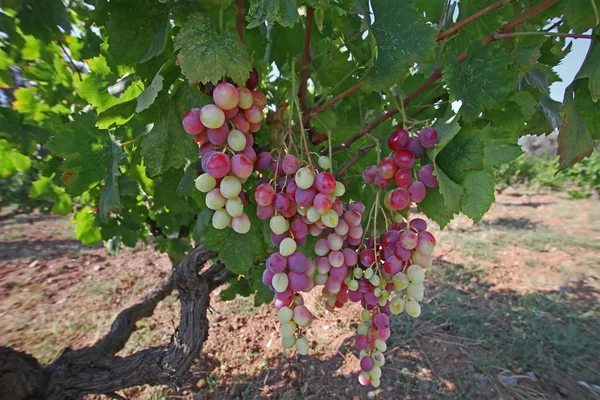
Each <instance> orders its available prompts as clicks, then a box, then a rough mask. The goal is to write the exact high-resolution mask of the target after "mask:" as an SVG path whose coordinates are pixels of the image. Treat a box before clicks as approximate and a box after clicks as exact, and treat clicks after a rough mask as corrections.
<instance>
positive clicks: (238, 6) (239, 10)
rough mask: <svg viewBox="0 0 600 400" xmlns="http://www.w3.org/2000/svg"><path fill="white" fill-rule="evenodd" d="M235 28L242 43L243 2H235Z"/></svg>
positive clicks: (241, 0)
mask: <svg viewBox="0 0 600 400" xmlns="http://www.w3.org/2000/svg"><path fill="white" fill-rule="evenodd" d="M235 27H236V29H237V33H238V36H239V37H240V41H241V42H242V43H244V0H235Z"/></svg>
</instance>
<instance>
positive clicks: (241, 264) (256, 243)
mask: <svg viewBox="0 0 600 400" xmlns="http://www.w3.org/2000/svg"><path fill="white" fill-rule="evenodd" d="M256 229H257V228H255V227H254V226H253V227H252V228H251V231H250V232H248V233H246V234H243V235H242V234H239V233H236V232H234V231H233V230H232V229H231V228H225V229H222V230H217V229H215V228H213V227H212V225H209V226H208V228H207V229H206V232H205V234H204V245H205V246H206V247H207V248H209V249H211V250H214V251H217V252H218V253H219V259H220V260H221V261H223V263H224V264H225V266H226V267H227V269H228V270H230V271H231V272H233V273H235V274H240V275H243V274H246V273H247V272H248V269H250V268H251V267H252V264H253V262H254V258H255V256H257V255H258V254H260V248H261V240H260V238H259V236H258V235H257V234H256ZM253 230H254V232H253Z"/></svg>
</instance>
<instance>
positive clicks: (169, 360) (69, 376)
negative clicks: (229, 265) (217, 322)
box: [0, 247, 231, 400]
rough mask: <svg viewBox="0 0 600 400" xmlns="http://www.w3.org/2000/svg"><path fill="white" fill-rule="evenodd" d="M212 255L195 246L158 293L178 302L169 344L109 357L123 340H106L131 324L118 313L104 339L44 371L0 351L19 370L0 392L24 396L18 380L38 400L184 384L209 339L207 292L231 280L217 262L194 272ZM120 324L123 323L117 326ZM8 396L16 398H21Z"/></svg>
mask: <svg viewBox="0 0 600 400" xmlns="http://www.w3.org/2000/svg"><path fill="white" fill-rule="evenodd" d="M215 255H216V253H215V252H213V251H210V250H208V249H205V248H203V247H197V248H195V249H194V250H193V251H192V252H191V253H190V254H188V255H187V256H186V257H185V258H184V259H183V260H182V261H181V262H180V263H178V264H177V265H176V267H175V268H174V270H173V274H172V278H171V279H169V280H168V281H167V282H169V281H170V282H171V283H167V284H165V285H164V287H163V289H166V290H165V291H167V292H170V291H169V290H168V289H169V287H171V288H172V287H175V288H176V289H177V291H178V292H179V299H180V302H181V319H180V323H179V327H178V329H177V332H176V333H175V334H174V336H173V338H172V339H171V342H170V343H169V344H167V345H164V346H160V347H151V348H148V349H144V350H141V351H138V352H135V353H134V354H132V355H129V356H126V357H118V356H115V355H113V354H111V353H112V352H114V351H115V350H116V349H118V348H120V347H122V344H121V342H122V338H121V337H119V339H117V340H115V341H114V343H108V341H109V339H110V338H111V337H114V335H115V333H116V332H121V333H125V335H129V334H130V330H131V329H132V328H131V324H135V323H134V322H132V321H125V320H126V319H127V318H126V317H124V316H125V315H127V310H125V311H124V312H122V313H121V314H119V316H118V317H117V319H116V320H115V322H114V323H113V327H112V328H111V331H110V332H109V333H108V334H107V336H105V338H103V339H102V340H100V341H99V342H98V343H97V344H96V345H94V346H92V347H87V348H83V349H80V350H75V351H71V350H70V349H66V350H65V351H64V352H63V353H62V354H61V356H60V357H59V358H58V359H57V360H56V361H54V362H53V363H51V364H49V365H47V366H45V367H41V366H39V364H37V362H36V361H35V360H32V359H31V358H30V357H29V358H27V357H26V356H24V355H23V354H22V353H17V352H14V351H12V350H6V349H1V348H0V354H4V355H7V356H10V357H11V358H12V359H13V360H16V361H15V362H13V363H12V364H10V365H17V364H16V363H17V362H18V365H19V367H18V368H13V370H15V371H17V372H13V374H14V376H11V377H9V379H2V380H0V393H1V394H4V393H25V392H24V391H21V392H19V391H18V390H17V389H19V390H21V387H17V388H16V389H15V385H18V384H19V383H22V382H27V383H28V386H27V387H26V388H25V389H26V390H27V393H26V394H27V395H31V393H34V394H35V393H43V394H44V396H40V398H41V397H43V398H46V399H50V400H54V399H77V398H81V397H82V396H84V395H86V394H92V393H94V394H103V393H114V392H115V391H117V390H121V389H124V388H127V387H131V386H139V385H144V384H149V385H179V386H180V385H182V384H184V383H185V382H186V381H187V379H188V376H189V372H188V370H189V368H190V366H191V364H192V361H193V360H194V359H195V358H196V357H198V355H199V353H200V351H201V350H202V346H203V344H204V342H205V341H206V339H207V337H208V327H209V326H208V319H207V310H208V309H209V306H210V296H209V295H210V292H211V291H212V290H213V289H215V288H216V287H218V286H220V285H222V284H223V283H225V282H227V281H228V280H229V279H230V277H231V273H230V272H229V271H228V270H227V269H226V268H225V266H224V265H223V264H221V263H216V264H214V265H212V266H211V267H209V268H208V269H207V270H206V271H204V272H203V273H202V274H200V275H199V274H198V271H200V270H201V269H202V268H203V267H204V265H205V264H206V263H207V262H208V261H209V260H210V259H211V258H213V257H214V256H215ZM149 297H150V298H153V299H154V300H152V302H153V301H155V300H156V298H157V297H160V296H158V295H156V294H155V295H151V296H149ZM142 303H143V302H142ZM135 307H136V306H134V307H132V308H135ZM132 308H130V309H129V310H131V309H132ZM132 314H135V315H136V316H139V313H135V312H132V313H131V314H130V315H132ZM119 321H121V322H124V323H123V324H119ZM115 327H116V328H115ZM15 353H16V354H15ZM10 365H7V364H6V363H5V362H4V361H2V362H0V375H2V377H3V378H4V377H5V376H4V372H5V367H7V366H9V367H10ZM40 372H42V373H41V374H40ZM40 375H41V376H40ZM26 378H27V379H26ZM11 388H12V391H10V390H11ZM9 398H14V399H20V398H25V396H11V397H9Z"/></svg>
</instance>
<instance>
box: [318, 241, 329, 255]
mask: <svg viewBox="0 0 600 400" xmlns="http://www.w3.org/2000/svg"><path fill="white" fill-rule="evenodd" d="M315 253H316V254H317V255H318V256H324V255H326V254H327V253H329V247H327V239H325V238H321V239H319V240H317V243H315Z"/></svg>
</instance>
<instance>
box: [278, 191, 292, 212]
mask: <svg viewBox="0 0 600 400" xmlns="http://www.w3.org/2000/svg"><path fill="white" fill-rule="evenodd" d="M290 204H291V202H290V199H289V198H288V197H287V196H286V195H285V194H283V193H277V194H276V195H275V209H276V210H277V211H279V212H284V211H285V210H287V209H288V208H290Z"/></svg>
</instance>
